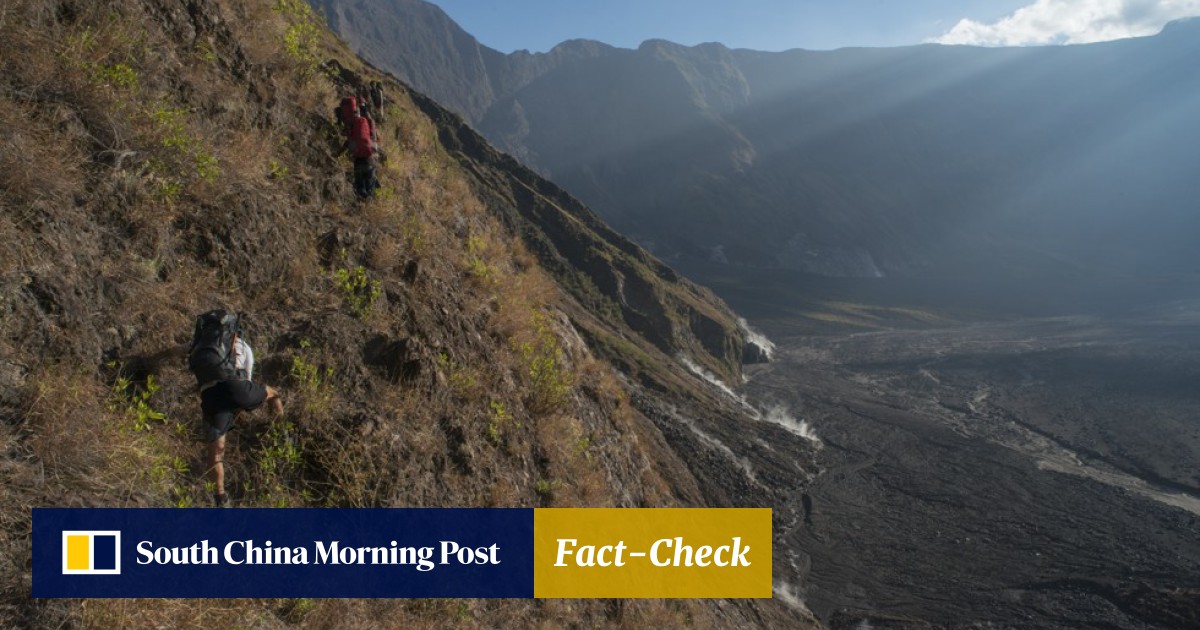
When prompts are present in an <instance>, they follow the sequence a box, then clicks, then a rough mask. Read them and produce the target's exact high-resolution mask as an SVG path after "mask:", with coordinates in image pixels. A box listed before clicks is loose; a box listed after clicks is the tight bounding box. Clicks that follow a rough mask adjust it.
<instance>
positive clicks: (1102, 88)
mask: <svg viewBox="0 0 1200 630" xmlns="http://www.w3.org/2000/svg"><path fill="white" fill-rule="evenodd" d="M335 4H338V5H339V7H341V9H340V10H341V11H342V12H343V13H344V14H346V15H347V16H348V15H351V14H352V13H353V10H352V9H351V8H349V5H348V3H335ZM392 6H393V7H394V8H395V10H396V11H397V14H396V15H397V16H398V18H397V22H396V23H395V29H394V30H389V31H387V32H385V33H379V34H378V35H379V36H380V38H378V39H374V38H372V35H373V34H372V33H366V32H361V31H353V30H348V29H346V28H343V29H342V32H343V33H345V34H346V36H347V37H349V38H350V39H351V40H352V41H354V42H355V43H356V45H360V46H367V45H370V46H372V47H374V48H375V49H378V50H381V51H382V50H388V51H390V54H392V55H393V57H387V56H385V55H383V54H382V53H381V55H380V57H379V59H380V62H381V63H385V64H388V66H387V67H400V66H394V65H391V63H392V62H390V61H389V59H392V58H394V57H398V58H403V59H405V61H404V62H403V63H407V64H412V65H427V66H428V67H431V68H432V67H437V66H438V64H439V63H442V62H441V61H440V60H443V59H445V58H446V55H448V54H449V53H448V52H447V50H446V48H445V47H444V46H443V47H441V48H437V47H432V48H429V49H425V50H423V51H422V52H421V53H420V54H419V55H418V54H415V53H414V54H408V53H406V51H404V50H401V49H400V48H398V47H402V44H399V43H397V42H403V41H407V40H409V39H412V38H418V39H419V38H422V37H426V35H422V29H423V26H424V23H423V22H421V21H418V20H415V19H412V15H413V12H415V11H417V10H418V9H417V7H423V6H426V7H427V5H424V4H423V3H420V2H403V3H397V4H395V5H392ZM427 10H433V9H427ZM438 14H439V15H441V19H442V20H443V21H444V20H446V18H445V16H444V15H443V14H440V11H439V12H438ZM347 19H349V18H348V17H347ZM1198 29H1200V22H1196V21H1192V22H1178V23H1173V24H1171V25H1168V27H1167V29H1165V31H1164V32H1163V33H1162V34H1161V35H1158V36H1156V37H1148V38H1142V39H1136V40H1126V41H1119V42H1110V43H1103V44H1095V45H1087V46H1070V47H1051V48H1032V49H977V48H968V47H945V46H914V47H907V48H895V49H874V50H872V49H845V50H837V51H831V52H809V51H803V50H794V51H788V52H782V53H761V52H754V51H746V50H729V49H726V48H724V47H722V46H720V45H717V44H705V45H701V46H696V47H685V46H679V45H676V44H671V43H669V42H663V41H649V42H646V43H644V44H643V45H642V46H640V47H639V48H638V49H637V50H625V49H607V48H598V47H592V48H591V49H590V50H593V51H602V52H597V53H596V54H590V55H579V56H573V57H570V58H566V57H563V56H562V55H556V54H554V53H551V54H550V55H549V56H547V57H544V58H541V60H542V63H540V64H538V65H536V66H531V65H529V64H526V65H525V66H523V67H525V68H526V69H527V71H526V73H525V74H523V75H522V78H521V80H520V81H511V80H500V79H498V78H499V77H508V76H510V75H511V73H509V72H508V71H507V70H497V71H495V72H493V71H491V70H489V68H497V67H499V64H497V63H481V64H480V65H479V67H480V68H481V69H482V70H481V72H484V73H485V74H482V75H480V77H481V78H480V79H479V80H478V81H473V83H472V84H473V85H476V86H477V87H476V88H475V89H473V90H472V91H471V97H470V98H469V99H467V98H466V97H465V96H464V95H461V94H450V93H445V98H446V99H447V100H446V101H445V102H446V103H447V105H448V106H450V107H452V108H455V109H457V110H458V111H460V112H463V113H464V114H465V115H467V116H468V117H469V118H470V119H471V120H472V122H473V124H475V125H476V126H477V127H478V128H479V129H480V130H482V131H483V133H484V134H485V135H486V136H487V137H489V138H490V139H491V140H492V141H493V142H495V143H497V145H498V146H500V147H501V148H503V149H504V150H506V151H508V152H510V153H512V154H513V155H516V156H518V157H519V158H521V159H522V160H523V161H525V162H526V163H527V164H529V165H531V166H533V167H534V168H536V169H537V170H539V171H540V172H542V173H544V174H546V175H548V176H549V177H550V178H551V179H553V180H554V181H555V182H556V183H558V184H559V185H561V186H563V187H564V188H565V189H567V190H568V191H570V192H572V193H573V194H575V195H576V196H578V197H580V198H581V199H582V200H584V201H585V202H587V203H589V204H590V205H591V206H592V207H593V208H595V209H596V210H597V211H598V212H600V213H601V215H602V216H604V217H605V219H606V220H608V221H610V222H612V223H613V225H614V226H615V227H617V228H618V229H620V230H622V231H623V232H625V233H627V234H632V235H634V236H635V237H636V238H637V239H638V240H639V241H641V242H643V243H646V244H649V245H652V248H653V249H655V251H656V252H658V253H659V254H661V255H663V256H667V257H671V256H675V255H682V256H689V257H692V258H695V259H711V260H714V261H719V262H729V263H734V264H743V265H751V266H754V267H759V268H763V267H779V268H787V269H794V270H799V271H805V272H812V273H818V274H824V275H834V276H865V277H869V276H876V275H881V274H882V275H894V274H901V275H920V274H936V273H941V272H945V271H946V270H948V269H954V270H961V269H962V268H964V266H973V267H976V268H978V267H982V266H986V267H988V269H987V271H988V272H989V273H992V274H994V273H996V272H1001V273H1004V274H1007V275H1021V274H1025V273H1026V272H1028V270H1029V269H1031V268H1044V267H1050V268H1053V269H1055V270H1058V271H1065V270H1070V269H1077V268H1084V269H1092V268H1100V270H1101V273H1102V274H1109V275H1111V274H1119V273H1163V272H1171V273H1177V272H1181V271H1183V272H1190V271H1193V270H1195V269H1196V267H1197V262H1198V261H1197V258H1196V256H1195V255H1194V254H1193V248H1191V247H1190V244H1189V241H1188V239H1187V238H1186V236H1185V235H1187V234H1191V233H1193V232H1194V231H1195V228H1197V227H1200V226H1197V225H1196V220H1195V216H1194V213H1191V212H1190V211H1189V210H1188V209H1189V208H1190V207H1191V204H1190V200H1191V199H1193V198H1194V197H1195V193H1196V192H1197V191H1196V189H1195V184H1194V179H1195V178H1194V177H1192V176H1191V175H1190V173H1191V170H1190V169H1192V166H1193V165H1194V164H1196V163H1197V161H1200V154H1198V153H1197V149H1196V147H1197V146H1200V142H1197V140H1200V125H1198V124H1197V123H1196V120H1195V117H1193V116H1190V115H1188V114H1187V112H1189V111H1191V110H1192V109H1194V107H1193V106H1194V105H1195V103H1196V101H1197V99H1198V98H1200V83H1198V79H1197V78H1196V75H1195V73H1194V72H1192V71H1191V70H1190V68H1191V66H1192V65H1194V62H1195V60H1196V59H1197V58H1200V43H1198V42H1200V37H1197V31H1198ZM469 41H470V43H471V46H472V49H473V50H478V51H480V52H479V55H480V57H481V58H493V57H495V56H496V55H499V53H497V52H496V51H492V50H490V49H486V47H480V46H479V44H478V43H477V42H475V41H474V40H473V39H470V40H469ZM572 46H573V48H574V49H578V48H579V47H580V46H581V45H580V44H579V43H572ZM556 50H557V49H556ZM519 57H520V58H525V57H528V55H527V54H519V55H518V54H514V55H511V56H508V57H506V59H508V60H509V62H510V65H511V64H517V63H518V61H519ZM551 62H553V63H551ZM397 63H398V62H397ZM443 69H445V70H449V71H455V70H456V68H455V67H445V68H443ZM531 71H532V72H539V74H537V75H536V76H534V77H533V78H527V77H528V76H529V72H531ZM457 76H462V75H461V74H460V75H457ZM448 80H449V79H448V78H447V77H440V78H438V79H436V80H435V81H434V83H435V84H437V83H438V82H441V83H444V82H446V81H448ZM414 81H416V85H418V86H421V85H423V84H422V83H421V81H420V80H419V78H418V77H414ZM501 84H503V85H507V86H511V87H510V89H507V90H505V89H502V88H500V87H498V86H499V85H501ZM478 86H488V87H487V90H483V89H482V88H481V87H478ZM485 92H486V93H485ZM483 103H490V105H489V106H488V107H487V109H486V111H484V112H483V113H482V114H481V113H480V109H479V106H480V105H481V104H483ZM981 275H983V274H981Z"/></svg>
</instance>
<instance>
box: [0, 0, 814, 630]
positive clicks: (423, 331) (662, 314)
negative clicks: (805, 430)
mask: <svg viewBox="0 0 1200 630" xmlns="http://www.w3.org/2000/svg"><path fill="white" fill-rule="evenodd" d="M0 37H2V38H3V41H4V42H5V46H3V47H2V48H0V65H2V67H3V68H4V72H3V75H2V78H0V101H2V102H0V138H2V140H0V235H2V236H0V238H2V240H3V243H4V244H5V248H4V251H3V252H2V253H0V283H2V284H3V290H2V291H0V332H2V334H0V420H2V423H0V438H2V439H3V444H4V456H3V458H0V476H2V477H3V485H4V488H5V490H4V493H3V495H2V502H3V503H2V504H0V523H2V524H3V537H2V539H0V548H2V549H3V553H0V559H2V560H0V575H2V577H0V588H2V589H3V600H4V601H3V605H0V625H3V626H6V627H9V626H14V627H61V626H62V625H64V624H67V625H80V626H99V627H141V626H171V627H175V626H180V627H186V626H194V625H200V624H203V625H205V626H206V627H211V626H212V625H214V624H215V625H254V626H256V627H276V626H285V625H293V624H302V625H305V626H312V627H339V628H342V627H374V626H377V625H381V624H382V625H395V626H402V627H410V626H426V627H437V626H443V625H445V624H447V623H460V624H469V625H470V624H473V625H479V626H488V627H493V626H529V625H536V624H551V625H559V624H578V625H588V626H593V625H625V626H632V627H645V626H647V625H680V624H683V625H699V626H734V625H747V624H758V625H773V626H785V625H786V626H793V625H797V624H798V625H800V626H801V627H804V626H811V625H812V621H811V616H810V615H809V614H808V613H807V611H806V609H805V608H804V606H803V605H802V604H801V603H799V602H798V601H796V600H794V599H787V600H786V601H774V602H772V601H767V602H727V603H725V604H724V605H718V603H716V602H670V603H666V602H658V601H583V602H571V603H565V602H533V601H454V602H437V601H344V600H342V601H339V600H328V601H310V600H299V601H275V600H255V601H241V602H208V601H89V602H81V601H33V600H30V599H29V589H30V576H29V571H28V562H29V557H30V549H29V545H30V539H29V518H30V511H29V508H31V507H34V506H189V505H207V502H208V501H209V491H208V490H207V489H206V487H205V484H204V482H203V478H202V473H203V463H202V460H201V442H200V440H199V435H198V426H197V425H198V408H197V407H198V405H197V402H196V400H195V394H194V386H193V384H192V382H191V377H190V375H189V374H187V373H186V371H185V370H184V369H183V368H182V366H181V365H180V364H179V362H178V359H174V358H169V357H170V350H171V349H172V348H174V347H176V346H177V345H178V344H181V343H184V342H186V341H187V340H188V339H189V337H190V331H191V321H192V317H193V316H194V315H195V314H196V313H197V312H200V311H202V310H206V309H208V308H212V307H214V306H218V305H224V306H227V307H230V308H235V309H238V310H242V311H244V312H246V313H247V317H248V322H249V338H250V341H251V343H252V344H253V345H254V347H255V349H256V354H257V355H258V358H259V367H258V370H257V372H258V373H259V374H261V378H262V380H264V381H265V382H267V383H270V384H274V385H277V386H279V387H280V388H281V390H282V392H283V397H284V399H285V404H286V406H287V414H286V417H285V418H284V419H283V420H282V421H279V422H271V421H268V420H266V419H265V418H258V419H256V420H257V421H256V422H250V423H247V424H246V425H245V426H243V427H241V428H239V429H238V430H235V431H234V432H233V433H232V434H231V440H230V445H229V449H228V453H227V462H228V463H227V474H228V476H229V479H230V482H231V483H230V489H231V492H232V493H233V498H234V501H235V502H236V503H237V504H238V505H242V506H262V507H268V506H346V507H361V506H368V507H369V506H584V505H586V506H690V505H714V506H723V505H765V506H774V505H778V506H779V509H778V512H777V514H779V518H780V519H781V522H783V523H785V524H786V522H787V520H788V518H789V514H790V513H791V510H792V509H793V507H792V506H793V504H794V503H795V497H794V496H793V494H794V493H795V492H798V490H796V488H798V487H800V486H802V485H803V483H804V482H805V480H806V479H807V478H808V476H809V475H810V474H811V470H810V467H808V465H807V463H806V462H809V461H811V459H810V458H809V457H807V456H806V454H805V453H806V452H805V451H804V450H803V444H802V443H800V444H799V445H798V446H797V448H798V450H795V451H793V452H790V453H789V454H788V456H787V458H786V459H784V458H783V457H782V456H779V457H777V458H776V459H774V460H771V461H768V462H765V463H763V464H761V465H760V466H759V467H758V469H757V470H756V471H754V473H753V474H749V473H747V472H746V464H745V462H744V461H741V460H739V459H738V458H736V457H733V456H731V453H732V451H731V450H730V449H736V450H738V451H739V452H742V451H746V450H750V449H752V448H753V447H752V446H750V444H752V443H753V441H754V440H755V439H757V438H758V436H759V435H760V434H762V432H764V431H765V432H766V433H767V434H772V433H773V432H779V431H777V429H776V428H774V427H773V426H768V425H765V424H764V423H760V422H757V421H756V420H755V419H754V418H753V414H752V413H751V412H750V411H748V410H747V409H746V408H745V407H744V406H743V405H742V404H741V403H739V402H738V401H736V400H734V399H731V398H729V397H728V396H726V395H724V394H723V393H721V392H720V390H718V389H717V388H714V387H712V386H710V385H709V384H708V383H706V382H705V381H704V380H702V379H701V378H698V377H697V375H696V372H704V373H707V374H709V375H710V378H720V379H722V380H724V381H726V382H737V381H738V380H739V379H740V378H741V370H740V365H739V360H740V357H741V355H742V349H743V339H742V332H740V331H739V327H738V325H737V323H736V320H735V318H734V316H733V314H732V313H731V312H730V311H729V310H728V308H727V307H725V306H724V305H723V304H722V303H721V302H720V301H719V300H717V299H716V298H714V297H713V296H712V295H711V294H710V293H708V292H707V291H705V290H703V289H701V288H699V287H697V286H695V285H692V284H691V283H689V282H687V281H686V280H684V279H682V278H680V277H679V276H677V275H676V274H675V273H674V272H672V271H671V270H670V269H669V268H667V267H665V266H664V265H662V264H661V263H660V262H658V261H657V260H655V259H654V258H653V257H651V256H649V255H648V254H646V253H645V252H644V251H643V250H641V249H640V248H638V247H636V246H635V245H633V244H632V243H631V242H629V241H628V240H626V239H624V238H622V237H620V236H618V235H616V234H615V233H613V232H612V231H611V230H609V229H608V228H607V227H606V226H604V224H602V223H601V222H600V221H599V220H597V219H596V218H595V217H594V216H593V215H592V214H591V213H590V212H589V211H588V210H587V209H586V208H584V207H583V206H581V205H580V204H579V203H578V202H576V201H575V200H573V199H572V198H570V197H569V196H568V195H566V194H565V193H563V192H562V191H561V190H559V189H557V188H556V187H554V186H553V185H551V184H549V183H548V182H545V181H543V180H541V179H539V178H538V177H536V176H535V175H534V174H533V173H531V172H529V171H527V170H525V169H524V168H522V167H520V166H519V165H517V164H516V163H515V162H514V161H512V160H511V159H509V158H506V157H505V156H503V155H501V154H499V153H496V152H495V151H494V150H492V149H491V148H490V147H488V146H487V145H486V143H484V142H483V141H482V140H481V139H480V138H479V137H478V136H477V135H475V134H474V132H472V131H470V130H469V129H468V128H466V127H465V126H464V125H463V124H462V122H461V121H460V120H459V119H458V118H457V117H455V116H454V115H452V114H449V113H447V112H445V111H443V110H441V109H440V108H438V107H437V106H436V105H434V104H433V103H432V101H430V100H429V99H427V98H425V97H423V96H421V95H419V94H415V93H412V92H410V91H409V90H408V89H407V88H406V87H405V86H404V85H402V84H400V83H397V82H394V81H391V80H388V78H387V77H385V76H382V75H381V74H380V73H379V72H378V71H377V70H375V69H373V68H371V67H369V66H367V65H365V64H364V63H363V62H361V61H360V60H358V59H356V58H354V57H353V56H352V55H350V54H349V53H348V52H347V51H346V50H345V48H344V45H343V44H342V43H340V42H338V41H336V40H335V39H334V38H333V37H332V36H331V35H330V34H329V33H327V32H326V31H325V30H324V27H323V25H322V24H321V22H320V20H319V19H317V18H316V17H315V16H314V15H313V14H312V13H311V11H310V10H309V9H308V7H307V5H305V4H304V3H302V2H298V1H293V0H279V1H277V2H266V1H262V2H259V1H246V2H237V1H233V0H229V1H225V0H189V1H188V2H175V1H171V0H114V1H112V2H85V1H82V0H79V1H75V0H59V1H48V0H19V1H17V2H11V3H7V4H6V5H5V6H4V8H2V9H0ZM371 79H384V80H385V81H386V82H387V88H386V89H387V93H388V96H389V100H390V102H389V104H388V106H387V107H386V108H385V112H384V114H385V117H384V123H383V125H382V128H381V132H382V141H383V147H384V149H385V150H386V151H387V152H388V160H387V162H386V164H385V165H384V166H383V167H382V168H381V173H380V176H381V180H382V184H383V186H382V189H381V191H380V194H379V196H378V198H377V199H375V200H372V201H371V202H369V203H365V204H356V203H355V202H354V201H353V195H352V193H351V191H350V187H349V183H348V181H347V173H348V171H349V168H350V165H349V163H348V161H347V159H346V158H345V157H343V156H340V155H339V153H338V147H339V145H340V141H341V139H340V135H339V133H338V131H337V130H336V128H335V127H334V125H333V122H332V120H330V111H331V108H332V106H333V105H334V104H335V103H336V100H337V98H338V96H339V94H340V93H342V92H344V91H345V90H346V89H348V87H350V86H353V85H357V84H359V83H361V82H362V81H365V80H371ZM685 365H691V366H692V369H688V368H687V367H685ZM616 368H619V369H616ZM726 445H728V446H726ZM808 455H811V452H809V453H808ZM755 475H758V477H757V478H756V477H755ZM767 475H775V476H782V475H787V476H788V478H789V480H790V482H791V483H790V484H788V488H789V489H787V490H783V491H776V490H770V489H769V488H775V487H784V485H783V484H775V483H770V484H768V483H763V482H760V479H759V478H765V477H766V476H767ZM777 579H778V580H779V581H780V582H781V583H787V582H788V581H789V580H792V579H794V576H792V575H789V574H788V572H787V568H786V567H780V569H779V571H778V572H777Z"/></svg>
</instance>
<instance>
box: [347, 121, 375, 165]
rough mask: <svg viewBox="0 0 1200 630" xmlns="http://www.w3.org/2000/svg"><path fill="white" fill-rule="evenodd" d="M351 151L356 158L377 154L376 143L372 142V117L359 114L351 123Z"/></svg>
mask: <svg viewBox="0 0 1200 630" xmlns="http://www.w3.org/2000/svg"><path fill="white" fill-rule="evenodd" d="M350 152H351V154H352V155H354V157H356V158H369V157H371V156H373V155H375V145H374V144H373V143H372V142H371V119H370V118H367V117H365V116H359V117H357V118H355V119H354V121H353V122H351V123H350Z"/></svg>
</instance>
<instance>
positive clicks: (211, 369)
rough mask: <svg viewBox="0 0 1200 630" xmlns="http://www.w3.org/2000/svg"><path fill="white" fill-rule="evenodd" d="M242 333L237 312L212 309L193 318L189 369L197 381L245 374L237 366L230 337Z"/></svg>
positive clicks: (228, 379)
mask: <svg viewBox="0 0 1200 630" xmlns="http://www.w3.org/2000/svg"><path fill="white" fill-rule="evenodd" d="M241 333H242V327H241V321H240V318H239V317H238V315H237V313H230V312H228V311H224V310H215V311H209V312H207V313H204V314H203V315H199V316H198V317H196V330H195V332H193V333H192V349H191V351H190V352H189V353H188V368H189V369H190V370H191V371H192V374H195V375H196V381H197V382H198V383H199V384H201V385H203V384H205V383H212V382H214V381H232V380H238V379H244V378H245V377H246V375H245V373H244V372H241V371H239V370H238V369H237V365H236V363H235V359H236V357H235V356H234V352H233V336H234V335H240V334H241Z"/></svg>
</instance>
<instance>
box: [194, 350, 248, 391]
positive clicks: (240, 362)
mask: <svg viewBox="0 0 1200 630" xmlns="http://www.w3.org/2000/svg"><path fill="white" fill-rule="evenodd" d="M233 367H234V368H235V369H237V370H242V371H245V372H246V380H247V381H249V380H253V378H254V350H252V349H251V348H250V344H248V343H246V342H245V341H243V340H242V338H241V337H238V338H237V341H235V342H234V344H233ZM216 384H217V381H210V382H208V383H205V384H203V385H201V386H200V391H201V392H203V391H204V390H206V389H208V388H209V387H212V386H213V385H216Z"/></svg>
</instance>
